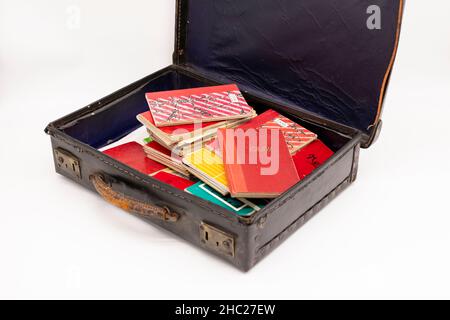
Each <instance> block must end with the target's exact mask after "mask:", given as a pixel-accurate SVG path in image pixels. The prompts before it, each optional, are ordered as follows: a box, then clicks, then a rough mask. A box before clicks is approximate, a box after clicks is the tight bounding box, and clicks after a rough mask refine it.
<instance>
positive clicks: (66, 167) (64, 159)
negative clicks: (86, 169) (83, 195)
mask: <svg viewBox="0 0 450 320" xmlns="http://www.w3.org/2000/svg"><path fill="white" fill-rule="evenodd" d="M54 154H55V163H56V166H57V167H58V168H59V169H61V170H62V171H63V172H64V173H66V174H67V175H69V176H70V177H74V178H77V179H80V180H81V166H80V160H78V158H77V157H75V156H74V155H73V154H71V153H70V152H68V151H66V150H63V149H61V148H57V149H55V150H54Z"/></svg>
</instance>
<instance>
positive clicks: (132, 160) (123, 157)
mask: <svg viewBox="0 0 450 320" xmlns="http://www.w3.org/2000/svg"><path fill="white" fill-rule="evenodd" d="M103 153H104V154H106V155H108V156H110V157H111V158H113V159H115V160H117V161H120V162H122V163H124V164H126V165H127V166H129V167H131V168H133V169H135V170H137V171H139V172H141V173H144V174H147V175H150V174H152V173H155V172H157V171H160V170H163V169H166V168H167V167H166V166H164V165H162V164H160V163H158V162H156V161H154V160H151V159H149V158H148V157H147V155H146V154H145V152H144V150H143V148H142V145H140V144H139V143H137V142H129V143H125V144H122V145H120V146H117V147H114V148H111V149H108V150H105V151H103Z"/></svg>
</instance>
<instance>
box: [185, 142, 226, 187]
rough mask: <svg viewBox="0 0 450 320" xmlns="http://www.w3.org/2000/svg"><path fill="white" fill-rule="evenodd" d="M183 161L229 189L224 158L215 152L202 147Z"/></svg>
mask: <svg viewBox="0 0 450 320" xmlns="http://www.w3.org/2000/svg"><path fill="white" fill-rule="evenodd" d="M183 162H184V163H185V164H186V165H188V166H189V167H190V168H193V169H194V170H195V171H198V172H200V173H203V174H204V175H206V176H208V177H209V178H211V179H213V180H214V181H216V182H217V183H219V184H220V185H221V186H223V188H224V189H225V190H228V180H227V177H226V174H225V167H224V165H223V161H222V158H220V157H219V156H218V155H216V154H215V153H214V152H212V151H210V150H208V149H206V148H202V149H199V150H197V151H194V152H193V153H190V154H188V155H187V156H185V157H184V159H183ZM194 174H195V173H194ZM195 175H196V176H197V177H198V178H199V179H201V180H204V179H202V177H201V176H199V175H198V174H195ZM205 182H206V181H205Z"/></svg>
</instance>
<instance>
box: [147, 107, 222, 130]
mask: <svg viewBox="0 0 450 320" xmlns="http://www.w3.org/2000/svg"><path fill="white" fill-rule="evenodd" d="M139 116H140V117H142V118H143V119H145V121H146V122H147V123H145V124H146V125H148V124H151V125H153V126H156V124H155V121H154V120H153V116H152V113H151V112H150V111H147V112H144V113H141V114H140V115H139ZM216 124H218V122H217V121H216V122H202V123H197V124H193V123H189V124H180V125H176V126H168V127H161V128H159V129H160V130H161V131H162V132H164V133H165V134H168V135H173V134H174V133H177V135H183V134H186V133H191V132H194V131H195V130H198V129H200V128H202V129H205V128H207V127H211V126H214V125H216Z"/></svg>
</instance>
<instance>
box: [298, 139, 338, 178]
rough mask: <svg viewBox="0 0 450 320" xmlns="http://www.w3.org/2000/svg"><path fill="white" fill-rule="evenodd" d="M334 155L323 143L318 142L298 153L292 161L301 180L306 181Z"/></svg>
mask: <svg viewBox="0 0 450 320" xmlns="http://www.w3.org/2000/svg"><path fill="white" fill-rule="evenodd" d="M333 154H334V152H333V151H331V150H330V149H329V148H328V147H327V146H326V145H325V144H324V143H323V142H322V141H320V140H316V141H314V142H312V143H311V144H309V145H307V146H306V147H304V148H303V149H301V150H300V151H298V152H297V153H296V154H295V155H294V156H293V157H292V159H293V160H294V163H295V167H296V168H297V172H298V175H299V177H300V179H304V178H305V177H306V176H307V175H309V174H310V173H312V172H313V171H314V170H316V169H317V168H318V167H320V166H321V165H322V164H323V163H324V162H325V161H327V160H328V159H329V158H330V157H331V156H332V155H333Z"/></svg>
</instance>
